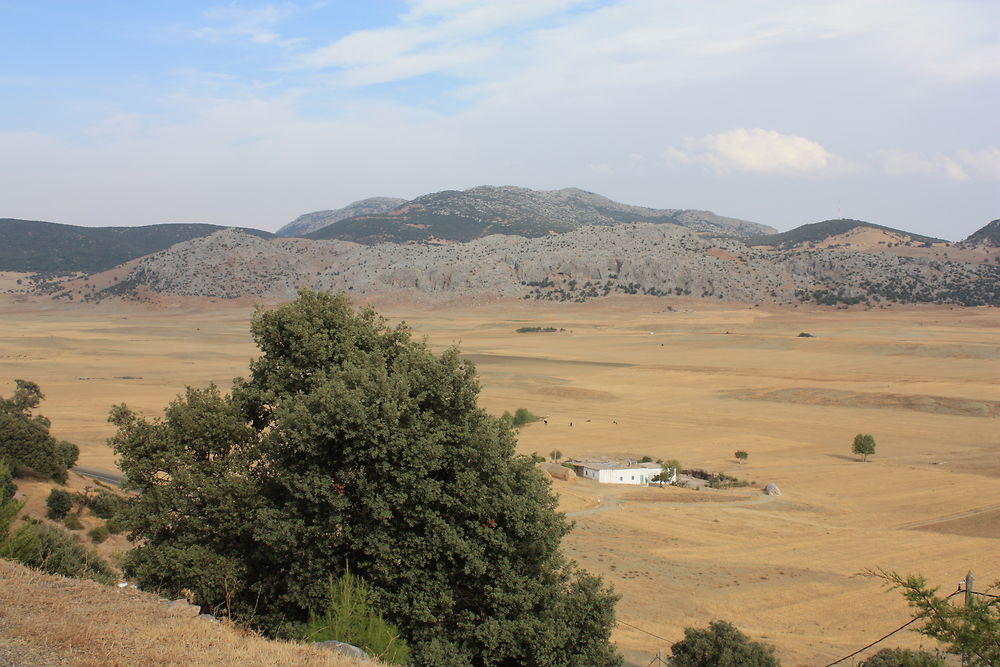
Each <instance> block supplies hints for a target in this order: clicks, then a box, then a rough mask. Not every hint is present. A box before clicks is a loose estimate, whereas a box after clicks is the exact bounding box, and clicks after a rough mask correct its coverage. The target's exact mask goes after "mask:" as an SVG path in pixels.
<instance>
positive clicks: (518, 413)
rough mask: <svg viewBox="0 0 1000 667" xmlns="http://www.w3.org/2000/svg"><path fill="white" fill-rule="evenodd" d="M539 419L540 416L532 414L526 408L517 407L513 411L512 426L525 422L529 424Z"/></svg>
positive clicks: (522, 424)
mask: <svg viewBox="0 0 1000 667" xmlns="http://www.w3.org/2000/svg"><path fill="white" fill-rule="evenodd" d="M540 419H541V417H539V416H538V415H535V414H532V413H531V411H530V410H528V409H527V408H518V409H517V410H515V411H514V417H513V424H514V426H524V425H525V424H530V423H531V422H536V421H538V420H540Z"/></svg>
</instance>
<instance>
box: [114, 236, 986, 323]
mask: <svg viewBox="0 0 1000 667" xmlns="http://www.w3.org/2000/svg"><path fill="white" fill-rule="evenodd" d="M894 250H895V249H894ZM916 250H917V249H916V248H914V247H913V246H912V244H911V245H910V246H907V247H904V248H900V249H899V252H890V251H889V250H887V249H882V248H878V249H876V250H872V249H852V248H851V247H850V244H835V245H834V246H833V247H831V248H794V249H787V250H780V249H769V248H761V247H753V246H750V245H748V244H747V243H744V242H742V241H740V240H738V239H733V238H724V237H709V236H708V235H705V234H698V233H695V232H693V231H691V230H690V229H687V228H684V227H681V226H678V225H673V224H662V223H661V224H654V223H629V224H621V225H616V226H613V227H608V226H592V227H584V228H581V229H577V230H574V231H571V232H567V233H564V234H559V235H554V236H545V237H539V238H524V237H519V236H508V235H491V236H487V237H484V238H481V239H476V240H473V241H470V242H468V243H461V244H458V243H456V244H449V245H401V244H391V243H386V244H379V245H373V246H367V245H362V244H357V243H352V242H347V241H338V240H333V241H309V240H302V239H275V240H270V241H268V240H264V239H260V238H257V237H254V236H250V235H247V234H245V233H242V232H239V231H237V230H227V231H223V232H219V233H216V234H213V235H212V236H209V237H205V238H200V239H194V240H191V241H187V242H185V243H180V244H177V245H175V246H173V247H171V248H169V249H167V250H164V251H161V252H159V253H156V254H153V255H150V256H148V257H146V258H144V259H142V260H141V261H139V262H138V263H137V265H136V266H135V268H134V269H133V270H132V271H131V273H130V274H129V275H128V276H127V277H126V278H125V279H124V280H123V281H122V282H120V283H117V284H116V285H115V286H114V287H113V288H111V290H112V291H113V292H114V293H128V292H133V293H134V292H136V291H137V290H138V291H142V290H148V291H151V292H156V293H161V294H169V295H178V296H209V297H221V298H237V297H246V296H251V297H257V298H265V299H287V298H291V297H293V296H294V294H295V291H296V290H297V289H298V288H300V287H308V288H312V289H317V290H322V291H339V290H343V291H345V292H348V293H352V294H356V295H364V296H377V295H387V294H402V293H405V294H409V295H410V296H411V297H413V298H419V299H424V300H448V299H455V298H460V297H466V296H481V297H483V298H494V297H507V298H518V299H537V300H553V301H586V300H589V299H595V298H600V297H604V296H608V295H611V294H647V295H653V296H660V297H679V296H688V297H698V298H705V299H714V300H724V301H737V302H746V303H776V304H793V303H818V304H823V305H831V306H836V305H839V306H846V305H853V304H869V305H877V304H880V303H887V302H888V303H892V302H901V303H910V302H916V303H947V304H958V305H995V306H1000V253H995V254H996V257H994V256H992V255H985V254H984V255H983V256H982V257H981V258H979V259H976V260H975V261H972V260H971V259H962V258H957V257H956V258H949V257H947V254H946V253H945V254H941V253H938V254H933V255H932V254H925V255H917V256H907V254H906V253H907V252H911V253H912V252H916ZM942 252H943V251H942ZM970 257H971V256H970ZM977 257H978V256H977ZM972 259H975V258H972Z"/></svg>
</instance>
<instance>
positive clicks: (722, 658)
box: [670, 621, 781, 667]
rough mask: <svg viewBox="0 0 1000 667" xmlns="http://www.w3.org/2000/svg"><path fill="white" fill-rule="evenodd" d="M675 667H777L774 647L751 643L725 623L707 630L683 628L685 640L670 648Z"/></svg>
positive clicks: (710, 626)
mask: <svg viewBox="0 0 1000 667" xmlns="http://www.w3.org/2000/svg"><path fill="white" fill-rule="evenodd" d="M670 651H671V657H670V664H671V665H673V666H674V667H778V666H779V665H780V664H781V663H780V662H778V659H777V658H776V657H774V648H773V647H771V646H769V645H767V644H762V643H760V642H753V641H750V640H749V639H748V638H747V636H746V635H744V634H743V633H742V632H740V631H739V630H737V629H736V627H735V626H733V625H732V624H731V623H727V622H726V621H712V622H711V623H709V626H708V629H704V630H699V629H697V628H684V639H682V640H680V641H679V642H677V643H676V644H674V645H673V646H671V647H670Z"/></svg>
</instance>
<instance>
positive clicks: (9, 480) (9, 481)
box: [0, 458, 17, 505]
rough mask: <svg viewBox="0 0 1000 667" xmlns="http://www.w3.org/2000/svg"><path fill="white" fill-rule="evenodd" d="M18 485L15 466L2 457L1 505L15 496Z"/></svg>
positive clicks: (0, 470) (0, 469)
mask: <svg viewBox="0 0 1000 667" xmlns="http://www.w3.org/2000/svg"><path fill="white" fill-rule="evenodd" d="M15 491H17V487H16V486H15V485H14V466H12V465H10V464H9V463H7V461H6V460H4V459H3V458H0V505H3V504H4V503H6V502H7V501H8V500H10V499H11V498H13V497H14V492H15Z"/></svg>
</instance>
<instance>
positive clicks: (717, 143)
mask: <svg viewBox="0 0 1000 667" xmlns="http://www.w3.org/2000/svg"><path fill="white" fill-rule="evenodd" d="M665 158H666V159H667V160H668V161H670V162H676V163H680V164H687V163H689V162H692V161H697V162H701V163H702V164H705V165H708V166H709V167H712V168H713V169H714V170H715V171H716V172H718V173H720V174H728V173H730V172H733V171H743V172H751V173H763V174H802V173H810V172H818V171H822V170H824V169H827V168H829V167H830V166H831V165H832V164H833V161H834V156H833V155H832V154H831V153H830V152H829V151H827V150H826V149H825V148H823V146H821V145H820V144H818V143H817V142H815V141H812V140H810V139H806V138H805V137H798V136H794V135H790V134H781V133H780V132H775V131H774V130H764V129H761V128H759V127H758V128H752V129H747V128H743V127H740V128H736V129H734V130H729V131H727V132H720V133H718V134H710V135H708V136H706V137H702V138H701V139H689V140H688V142H687V150H686V151H683V150H680V149H678V148H675V147H670V148H668V149H667V151H666V153H665Z"/></svg>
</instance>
